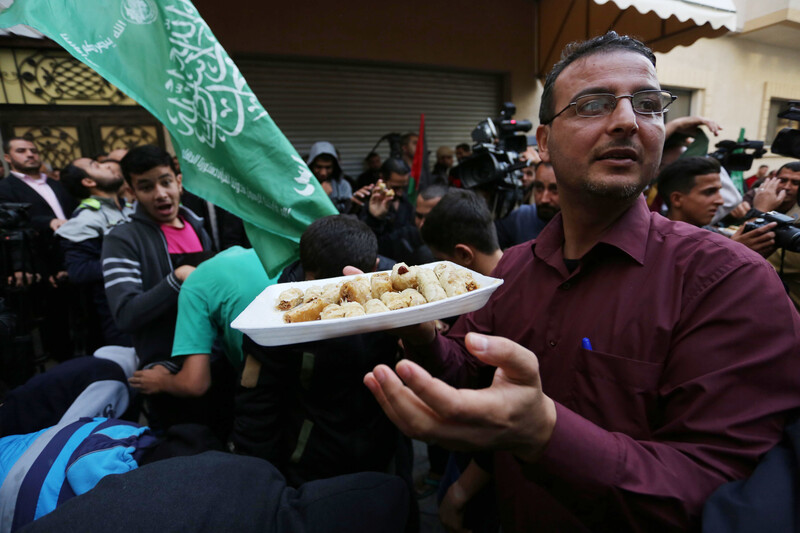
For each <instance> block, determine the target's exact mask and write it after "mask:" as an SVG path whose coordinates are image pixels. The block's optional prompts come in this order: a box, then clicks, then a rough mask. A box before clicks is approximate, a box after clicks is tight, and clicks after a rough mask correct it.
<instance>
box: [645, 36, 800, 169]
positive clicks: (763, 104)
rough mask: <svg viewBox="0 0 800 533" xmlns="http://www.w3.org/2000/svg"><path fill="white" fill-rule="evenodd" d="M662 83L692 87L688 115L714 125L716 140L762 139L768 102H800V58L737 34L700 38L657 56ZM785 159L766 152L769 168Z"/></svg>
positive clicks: (791, 50) (778, 164)
mask: <svg viewBox="0 0 800 533" xmlns="http://www.w3.org/2000/svg"><path fill="white" fill-rule="evenodd" d="M656 56H657V59H658V61H657V64H658V77H659V80H660V81H661V83H662V84H664V85H670V86H676V87H682V88H688V89H694V90H696V93H695V94H696V95H697V98H696V99H695V100H696V101H695V102H693V109H692V112H693V113H695V114H699V115H702V116H706V117H709V118H711V119H713V120H715V121H716V122H718V123H719V124H720V125H721V126H722V128H723V131H722V133H721V134H720V137H719V138H718V140H721V139H736V138H737V137H738V135H739V128H741V127H744V128H745V136H746V137H747V138H748V139H750V140H766V142H767V143H770V142H771V141H772V139H765V136H766V134H767V131H766V130H767V121H768V119H769V101H770V98H783V99H795V100H800V54H798V52H797V50H796V49H794V50H793V49H790V48H783V47H778V46H770V45H765V44H761V43H758V42H755V41H750V40H747V39H746V38H743V37H741V36H738V37H736V36H734V37H719V38H717V39H700V40H699V41H697V42H696V43H694V44H693V45H691V46H689V47H677V48H674V49H673V50H671V51H670V52H668V53H666V54H656ZM787 161H790V160H789V159H786V158H783V157H779V156H775V155H773V154H769V153H768V154H767V155H766V156H765V157H764V159H763V160H762V163H763V164H767V165H769V167H770V169H774V168H777V167H778V166H780V165H782V164H783V163H784V162H787Z"/></svg>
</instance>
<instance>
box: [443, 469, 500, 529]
mask: <svg viewBox="0 0 800 533" xmlns="http://www.w3.org/2000/svg"><path fill="white" fill-rule="evenodd" d="M491 479H492V475H491V474H490V473H489V472H487V471H485V470H484V469H483V468H481V467H480V466H478V463H476V462H475V460H474V459H473V460H471V461H470V462H469V464H468V465H467V468H465V469H464V472H463V473H462V474H461V476H459V478H458V479H457V480H455V481H454V482H453V484H452V485H450V488H449V489H447V494H445V496H444V498H443V499H442V503H440V504H439V520H440V521H441V522H442V524H443V525H444V527H445V529H447V530H448V531H464V529H463V526H464V510H465V509H466V506H467V504H468V503H469V501H470V500H471V499H472V498H474V497H475V495H476V494H477V493H478V492H479V491H480V490H481V489H482V488H483V487H485V486H486V484H487V483H489V481H490V480H491Z"/></svg>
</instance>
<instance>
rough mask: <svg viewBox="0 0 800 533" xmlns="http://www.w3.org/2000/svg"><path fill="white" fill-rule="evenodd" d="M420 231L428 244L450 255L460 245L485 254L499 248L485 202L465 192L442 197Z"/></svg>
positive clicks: (451, 192) (459, 190)
mask: <svg viewBox="0 0 800 533" xmlns="http://www.w3.org/2000/svg"><path fill="white" fill-rule="evenodd" d="M420 231H421V233H422V239H423V240H424V241H425V244H427V245H428V246H430V247H431V248H435V249H436V250H438V251H440V252H442V253H445V254H448V255H452V253H453V251H454V250H455V247H456V245H457V244H466V245H469V246H472V247H473V248H475V249H476V250H478V251H479V252H481V253H484V254H492V253H494V252H496V251H497V250H498V249H499V248H500V245H499V244H498V243H497V230H495V227H494V221H493V220H492V213H491V212H490V211H489V208H488V207H487V206H486V201H484V199H483V198H481V197H480V196H478V195H477V194H475V193H474V192H472V191H469V190H466V189H451V190H449V191H448V192H447V194H445V195H444V196H442V199H441V200H439V203H438V204H436V206H435V207H434V208H433V209H431V212H430V213H428V215H427V216H426V217H425V224H423V226H422V229H421V230H420Z"/></svg>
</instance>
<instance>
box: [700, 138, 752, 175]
mask: <svg viewBox="0 0 800 533" xmlns="http://www.w3.org/2000/svg"><path fill="white" fill-rule="evenodd" d="M716 147H717V151H716V152H713V153H710V154H708V156H709V157H713V158H714V159H717V160H718V161H719V163H720V164H721V165H722V166H723V167H725V170H727V171H728V172H734V171H736V170H741V171H745V170H750V167H751V166H753V159H756V158H760V157H761V156H763V155H764V154H765V153H767V151H766V150H765V149H764V141H748V140H747V139H744V140H743V141H720V142H718V143H717V144H716Z"/></svg>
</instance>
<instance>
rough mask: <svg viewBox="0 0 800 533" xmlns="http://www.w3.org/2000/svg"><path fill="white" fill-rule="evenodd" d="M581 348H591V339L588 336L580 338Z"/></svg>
mask: <svg viewBox="0 0 800 533" xmlns="http://www.w3.org/2000/svg"><path fill="white" fill-rule="evenodd" d="M581 348H583V349H584V350H591V349H592V341H590V340H589V337H584V338H583V339H581Z"/></svg>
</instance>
